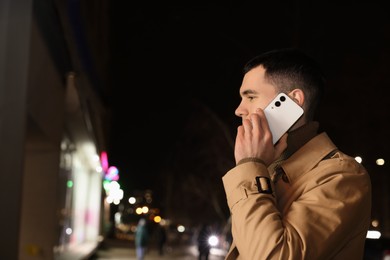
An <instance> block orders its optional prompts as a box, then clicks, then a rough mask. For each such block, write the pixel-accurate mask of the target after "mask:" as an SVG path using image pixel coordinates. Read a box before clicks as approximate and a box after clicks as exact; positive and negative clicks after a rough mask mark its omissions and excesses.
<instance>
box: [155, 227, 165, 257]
mask: <svg viewBox="0 0 390 260" xmlns="http://www.w3.org/2000/svg"><path fill="white" fill-rule="evenodd" d="M166 242H167V232H166V230H165V227H164V226H163V225H159V226H158V230H157V243H158V253H159V255H160V256H163V255H164V246H165V243H166Z"/></svg>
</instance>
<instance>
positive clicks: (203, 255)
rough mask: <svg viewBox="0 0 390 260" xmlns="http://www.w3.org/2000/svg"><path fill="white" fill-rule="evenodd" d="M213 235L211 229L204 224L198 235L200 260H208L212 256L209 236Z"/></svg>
mask: <svg viewBox="0 0 390 260" xmlns="http://www.w3.org/2000/svg"><path fill="white" fill-rule="evenodd" d="M210 234H211V231H210V227H209V225H207V224H206V223H203V224H202V226H201V228H200V230H199V234H198V239H197V242H198V253H199V258H198V259H199V260H208V259H209V254H210V244H209V236H210Z"/></svg>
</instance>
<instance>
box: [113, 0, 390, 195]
mask: <svg viewBox="0 0 390 260" xmlns="http://www.w3.org/2000/svg"><path fill="white" fill-rule="evenodd" d="M129 2H133V1H121V2H119V1H115V3H114V4H113V8H112V12H111V14H112V21H113V23H112V29H111V33H112V36H111V39H112V47H113V59H112V61H113V64H112V66H111V68H112V77H113V86H112V88H113V102H112V109H113V121H112V130H111V131H112V137H111V140H110V148H109V156H110V157H109V159H110V164H111V165H116V166H117V167H118V168H119V170H120V175H121V181H122V182H123V183H126V184H125V186H127V188H130V189H134V188H141V189H142V188H150V187H151V186H153V185H154V186H156V184H153V182H155V181H156V178H154V177H155V176H158V175H160V174H162V171H161V167H162V165H166V164H167V163H168V164H169V161H168V160H169V158H170V157H169V156H170V154H171V152H172V151H173V150H174V149H175V147H177V145H178V143H179V142H180V141H179V140H180V138H182V136H183V135H185V134H186V133H188V132H186V131H188V128H187V130H186V131H183V127H184V126H187V125H188V123H189V122H188V121H189V120H191V118H193V114H194V112H196V110H197V109H199V107H198V106H196V105H194V104H202V105H204V106H206V107H207V108H209V109H210V111H212V113H213V114H215V115H216V116H217V118H218V120H221V122H222V123H223V125H224V126H226V127H227V128H228V129H229V135H230V137H231V138H232V139H233V138H234V136H235V130H236V127H237V125H238V123H239V122H240V120H238V119H237V118H235V116H234V109H235V108H236V106H237V105H238V102H239V96H238V89H239V86H240V83H241V79H242V75H241V68H242V66H243V65H244V63H245V62H246V61H247V60H249V59H250V58H251V57H253V56H255V55H257V54H260V53H261V52H263V51H267V50H270V49H273V48H280V47H299V48H301V49H303V50H305V51H306V52H308V53H309V54H310V55H312V56H313V57H314V58H316V59H317V60H318V61H319V62H320V64H321V65H322V67H323V68H324V71H325V73H326V74H327V78H328V87H329V89H328V92H327V98H328V99H327V101H326V102H325V103H324V106H323V108H322V110H321V111H320V115H319V119H320V122H321V126H322V128H323V129H324V130H326V131H327V132H328V134H329V135H330V136H331V137H332V138H333V139H334V141H335V143H336V144H337V145H338V146H339V147H340V148H341V149H343V150H344V151H345V152H347V153H349V154H351V155H353V156H355V155H362V156H363V159H364V160H365V159H366V158H367V160H368V161H367V160H365V161H364V163H365V162H367V167H368V168H370V167H371V166H370V165H371V164H373V160H374V159H375V158H376V157H377V156H378V157H380V156H382V157H384V158H385V159H387V160H388V161H390V158H389V155H390V152H389V134H388V133H389V132H390V131H389V130H390V129H389V126H388V121H389V111H390V107H389V106H390V105H389V102H388V100H387V97H388V88H389V80H388V78H389V65H388V64H389V62H388V61H389V58H390V55H389V54H390V51H389V48H390V21H389V19H390V16H389V15H388V12H387V11H388V10H387V9H386V8H384V6H381V5H379V4H374V3H369V2H365V3H364V4H363V3H362V4H356V3H354V4H340V3H338V4H328V3H326V4H325V3H322V4H321V3H317V4H313V3H311V4H304V1H290V2H289V3H286V2H285V1H267V3H264V4H262V5H257V6H255V5H254V4H252V3H250V2H248V1H226V2H223V1H221V3H211V2H207V1H205V2H200V1H190V2H188V1H185V3H183V2H178V3H168V2H164V4H163V5H162V4H160V5H159V4H153V5H152V4H150V5H147V4H139V3H138V4H134V3H129ZM207 142H208V140H204V143H205V145H206V146H207ZM231 154H232V155H233V150H231ZM188 156H191V154H190V153H189V154H188ZM370 169H371V168H370Z"/></svg>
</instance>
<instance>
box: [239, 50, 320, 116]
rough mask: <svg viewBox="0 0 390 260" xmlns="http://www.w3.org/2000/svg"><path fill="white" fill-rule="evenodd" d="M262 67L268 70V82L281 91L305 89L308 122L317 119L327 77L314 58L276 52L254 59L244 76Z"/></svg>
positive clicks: (292, 51) (291, 52)
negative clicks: (315, 117) (316, 115)
mask: <svg viewBox="0 0 390 260" xmlns="http://www.w3.org/2000/svg"><path fill="white" fill-rule="evenodd" d="M258 66H262V67H263V68H264V69H265V78H266V80H268V81H269V82H270V83H272V84H273V85H274V86H275V87H276V88H277V90H278V91H280V92H289V91H291V90H293V89H296V88H299V89H301V90H302V91H303V92H304V93H305V100H306V102H305V108H306V109H305V114H306V119H307V120H311V119H313V118H314V116H315V113H316V111H317V108H318V105H319V103H320V100H321V99H322V97H323V95H324V88H325V77H324V74H323V72H322V70H321V68H320V66H319V64H318V63H317V62H316V61H315V60H314V59H313V58H312V57H310V56H309V55H307V54H306V53H304V52H303V51H301V50H298V49H293V48H286V49H276V50H272V51H268V52H265V53H263V54H260V55H258V56H256V57H254V58H253V59H251V60H250V61H249V62H248V63H247V64H246V65H245V66H244V74H246V73H247V72H248V71H250V70H252V69H253V68H255V67H258Z"/></svg>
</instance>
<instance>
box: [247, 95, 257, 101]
mask: <svg viewBox="0 0 390 260" xmlns="http://www.w3.org/2000/svg"><path fill="white" fill-rule="evenodd" d="M247 98H248V99H249V101H252V100H253V99H255V97H250V96H249V97H247Z"/></svg>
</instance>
